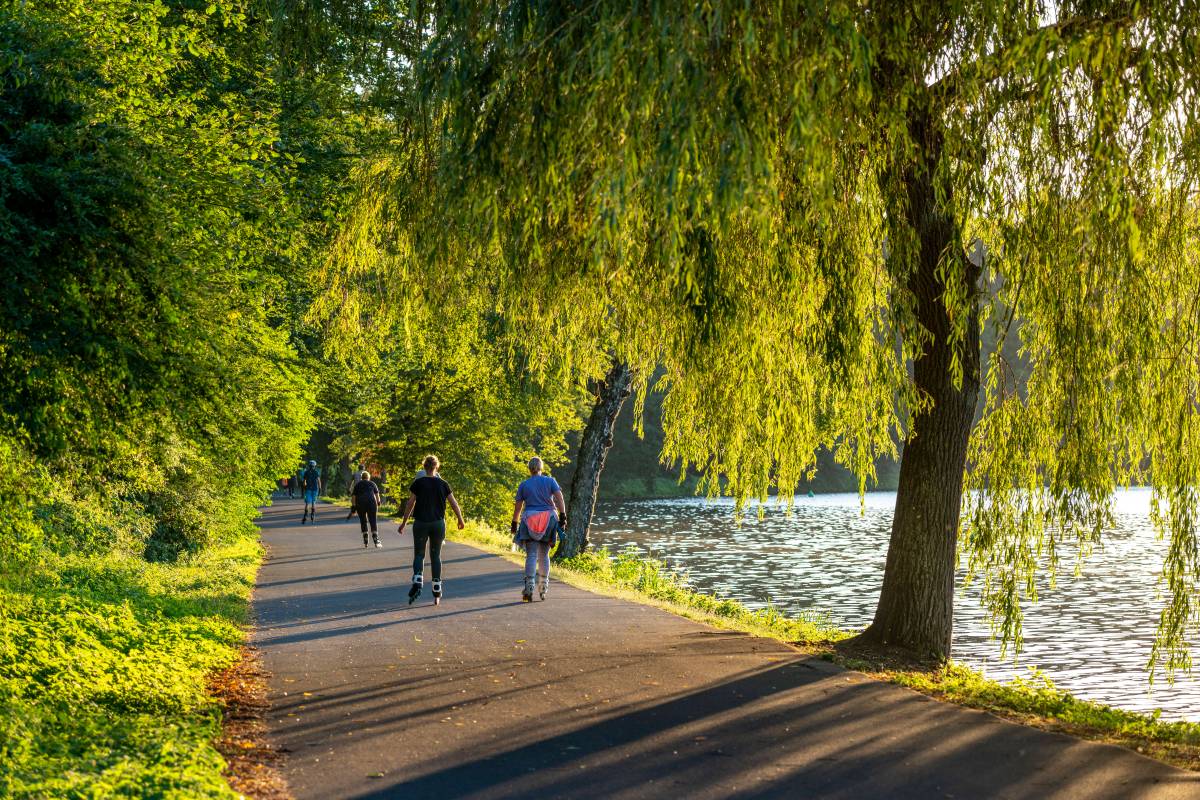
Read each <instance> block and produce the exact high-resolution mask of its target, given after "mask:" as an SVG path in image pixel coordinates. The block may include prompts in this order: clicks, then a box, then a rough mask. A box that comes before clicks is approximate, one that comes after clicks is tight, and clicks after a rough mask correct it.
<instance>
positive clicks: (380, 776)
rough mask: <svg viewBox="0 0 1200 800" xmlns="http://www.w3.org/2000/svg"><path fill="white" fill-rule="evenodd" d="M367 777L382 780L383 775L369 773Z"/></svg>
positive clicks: (380, 773)
mask: <svg viewBox="0 0 1200 800" xmlns="http://www.w3.org/2000/svg"><path fill="white" fill-rule="evenodd" d="M367 777H368V778H382V777H383V773H382V772H369V773H367Z"/></svg>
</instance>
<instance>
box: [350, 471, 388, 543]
mask: <svg viewBox="0 0 1200 800" xmlns="http://www.w3.org/2000/svg"><path fill="white" fill-rule="evenodd" d="M358 478H359V479H358V482H357V483H355V484H354V490H353V497H354V501H353V502H354V510H355V511H357V512H358V521H359V524H360V525H362V535H363V547H367V546H368V545H367V522H368V521H369V522H370V523H371V538H372V539H374V540H375V546H376V547H383V544H382V543H381V542H380V541H379V524H378V514H379V487H378V486H376V485H375V481H373V480H371V473H369V472H367V471H366V470H363V471H362V474H361V475H359V476H358Z"/></svg>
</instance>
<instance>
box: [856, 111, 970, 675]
mask: <svg viewBox="0 0 1200 800" xmlns="http://www.w3.org/2000/svg"><path fill="white" fill-rule="evenodd" d="M927 119H928V118H926V119H925V120H923V119H920V118H918V119H917V120H916V121H915V122H913V123H912V130H913V133H914V134H915V136H914V138H915V139H916V141H917V142H925V143H926V147H925V148H924V149H923V158H921V159H920V160H918V162H917V163H915V164H913V165H912V166H911V167H910V168H909V169H908V170H906V171H905V172H904V174H903V175H902V180H903V183H904V188H905V191H906V195H907V198H906V199H907V209H906V214H907V221H908V223H909V224H910V225H911V226H912V229H913V230H914V231H915V232H916V235H917V237H918V242H919V247H918V258H917V262H918V263H917V264H916V265H914V268H913V269H912V271H911V272H910V274H909V278H908V289H909V291H910V292H911V293H912V296H913V298H914V301H915V312H916V319H917V322H918V323H919V324H920V325H921V326H922V327H923V328H924V329H925V330H926V331H928V332H929V333H930V334H931V335H932V337H933V338H932V341H931V342H928V343H927V344H926V346H925V348H924V350H923V352H922V354H921V355H920V356H919V357H918V358H917V359H916V360H915V361H914V363H913V380H914V382H915V384H916V386H917V388H918V389H919V390H920V391H921V392H922V393H923V394H925V395H926V396H927V397H928V398H929V400H930V401H931V402H932V406H931V407H929V408H928V409H927V410H926V411H924V412H922V413H919V414H915V415H914V416H913V418H912V421H911V422H912V427H911V436H910V439H909V441H908V442H907V444H906V445H905V447H904V454H903V457H902V460H901V464H900V481H899V486H898V489H897V492H896V509H895V516H894V518H893V521H892V536H891V543H890V545H889V547H888V555H887V565H886V567H885V569H884V575H883V588H882V590H881V591H880V594H879V605H878V606H877V608H876V611H875V619H874V622H872V624H871V626H870V627H869V628H867V630H866V631H864V633H863V635H862V637H861V638H862V639H863V640H865V641H868V642H873V643H881V644H891V645H897V646H900V647H903V648H905V649H908V650H911V651H913V652H914V653H915V654H917V655H920V656H932V657H934V658H939V659H940V658H946V657H948V656H949V655H950V648H951V642H952V639H953V631H954V573H955V567H956V558H957V545H958V525H959V515H960V512H961V507H962V489H963V473H964V470H965V467H966V458H967V444H968V441H969V439H970V435H971V428H972V425H973V419H974V414H975V404H976V399H977V397H978V394H979V362H980V352H979V346H980V343H979V300H978V291H979V290H978V281H979V276H980V272H981V264H976V263H973V262H972V260H970V259H968V258H967V257H966V254H965V252H964V249H963V246H962V242H961V239H960V236H959V231H958V230H957V228H956V222H955V220H954V217H953V214H952V213H951V212H950V211H949V209H950V208H951V198H950V196H949V188H948V187H946V186H944V185H943V186H942V187H940V189H941V191H940V192H938V191H937V190H936V189H937V188H938V187H936V185H935V181H936V178H935V177H934V176H935V169H936V167H935V165H936V163H937V154H938V152H937V151H938V146H939V144H940V142H939V139H938V137H937V134H936V132H933V131H931V126H930V125H929V123H928V122H927V121H926V120H927ZM939 195H940V201H939ZM942 259H958V261H959V264H958V268H948V269H947V270H946V271H945V272H944V273H943V274H942V275H939V270H938V264H939V261H941V260H942ZM947 275H948V276H950V278H951V279H952V280H962V281H966V292H967V297H968V298H969V303H968V312H967V320H966V335H965V336H962V337H956V336H955V335H954V331H953V327H952V323H951V320H950V316H949V313H948V310H947V305H946V299H945V293H946V291H947V285H946V282H945V276H947ZM952 288H953V289H956V290H961V288H962V287H952ZM956 350H957V351H958V358H959V363H960V364H961V365H962V381H961V385H959V386H955V385H954V379H953V376H952V373H951V362H952V359H953V357H954V355H955V351H956Z"/></svg>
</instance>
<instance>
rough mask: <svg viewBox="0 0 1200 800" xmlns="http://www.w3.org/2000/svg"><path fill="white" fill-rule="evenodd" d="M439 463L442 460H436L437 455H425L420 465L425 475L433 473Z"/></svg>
mask: <svg viewBox="0 0 1200 800" xmlns="http://www.w3.org/2000/svg"><path fill="white" fill-rule="evenodd" d="M441 465H442V462H440V461H438V457H437V456H425V463H423V464H422V465H421V466H423V467H424V468H425V474H426V475H432V474H433V473H435V472H437V470H438V467H440V466H441Z"/></svg>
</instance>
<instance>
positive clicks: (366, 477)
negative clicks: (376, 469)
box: [358, 469, 371, 481]
mask: <svg viewBox="0 0 1200 800" xmlns="http://www.w3.org/2000/svg"><path fill="white" fill-rule="evenodd" d="M358 477H360V478H362V479H363V480H364V481H369V480H371V473H369V472H367V471H366V470H365V469H364V470H363V471H362V474H361V475H359V476H358Z"/></svg>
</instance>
